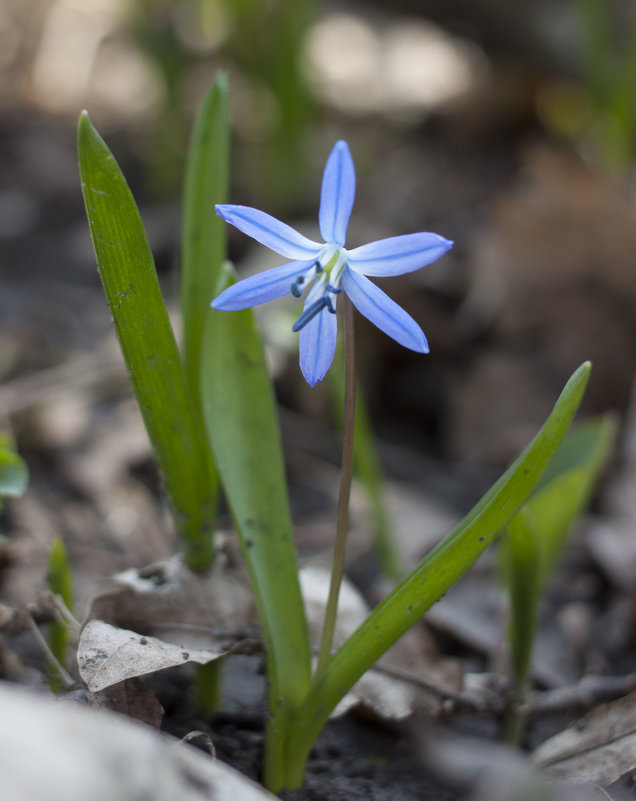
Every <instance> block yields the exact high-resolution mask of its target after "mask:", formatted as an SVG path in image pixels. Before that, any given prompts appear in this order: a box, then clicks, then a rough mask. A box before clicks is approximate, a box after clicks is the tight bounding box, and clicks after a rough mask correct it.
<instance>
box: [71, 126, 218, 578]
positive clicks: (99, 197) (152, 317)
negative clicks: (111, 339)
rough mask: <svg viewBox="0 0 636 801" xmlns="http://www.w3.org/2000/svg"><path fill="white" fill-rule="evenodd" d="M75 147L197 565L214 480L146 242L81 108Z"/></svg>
mask: <svg viewBox="0 0 636 801" xmlns="http://www.w3.org/2000/svg"><path fill="white" fill-rule="evenodd" d="M78 150H79V166H80V176H81V179H82V192H83V194H84V203H85V206H86V214H87V216H88V222H89V225H90V230H91V236H92V239H93V246H94V248H95V255H96V257H97V266H98V268H99V274H100V277H101V279H102V283H103V286H104V291H105V293H106V298H107V300H108V304H109V306H110V310H111V313H112V316H113V321H114V323H115V329H116V331H117V336H118V338H119V344H120V346H121V350H122V353H123V356H124V361H125V362H126V367H127V368H128V372H129V375H130V380H131V382H132V386H133V390H134V393H135V397H136V399H137V403H138V405H139V409H140V411H141V414H142V417H143V420H144V423H145V426H146V430H147V431H148V436H149V437H150V441H151V443H152V446H153V449H154V452H155V456H156V458H157V461H158V463H159V467H160V469H161V471H162V473H163V476H164V482H165V488H166V493H167V495H168V498H169V500H170V504H171V506H172V511H173V515H174V518H175V524H176V528H177V531H178V533H179V535H180V537H181V538H182V541H183V548H184V553H185V558H186V561H187V563H188V565H189V566H190V567H191V568H193V569H203V568H205V567H207V566H208V565H209V564H210V563H211V561H212V558H213V551H212V526H213V525H214V521H215V515H216V492H215V484H214V481H213V479H212V477H211V476H210V473H209V454H208V450H207V444H206V440H205V436H204V434H203V431H202V430H201V427H200V426H199V424H198V421H197V417H196V414H195V409H194V406H193V403H192V401H191V398H190V394H189V392H188V388H187V386H186V382H185V380H184V376H183V371H182V367H181V359H180V356H179V352H178V350H177V346H176V343H175V339H174V334H173V332H172V328H171V326H170V321H169V319H168V314H167V312H166V308H165V305H164V302H163V298H162V296H161V290H160V288H159V281H158V278H157V272H156V269H155V265H154V261H153V258H152V253H151V251H150V246H149V244H148V240H147V239H146V234H145V231H144V227H143V224H142V221H141V217H140V216H139V212H138V210H137V206H136V205H135V201H134V199H133V196H132V194H131V192H130V190H129V188H128V186H127V184H126V181H125V179H124V176H123V175H122V173H121V171H120V169H119V167H118V166H117V163H116V162H115V159H114V158H113V156H112V154H111V152H110V151H109V149H108V147H107V146H106V144H105V143H104V141H103V139H102V138H101V137H100V135H99V134H98V133H97V131H96V130H95V128H94V127H93V126H92V124H91V122H90V120H89V118H88V114H86V112H83V113H82V115H81V116H80V120H79V128H78Z"/></svg>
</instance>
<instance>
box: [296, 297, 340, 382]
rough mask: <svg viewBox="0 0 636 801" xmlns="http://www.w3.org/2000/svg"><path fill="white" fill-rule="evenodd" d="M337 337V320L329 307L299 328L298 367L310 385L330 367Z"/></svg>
mask: <svg viewBox="0 0 636 801" xmlns="http://www.w3.org/2000/svg"><path fill="white" fill-rule="evenodd" d="M307 301H309V298H307ZM305 305H307V304H305ZM337 338H338V320H337V317H336V315H335V314H333V313H332V312H330V311H329V309H323V311H321V312H320V314H317V315H316V316H315V317H314V319H313V320H310V321H309V322H308V323H307V325H306V326H305V327H304V328H301V330H300V334H299V342H298V351H299V356H300V358H299V362H300V369H301V371H302V374H303V376H304V377H305V381H306V382H307V383H308V384H309V386H310V387H313V386H315V385H316V384H317V383H318V382H319V381H322V379H323V378H324V377H325V375H326V373H327V370H328V369H329V368H330V366H331V362H332V361H333V355H334V353H335V352H336V339H337Z"/></svg>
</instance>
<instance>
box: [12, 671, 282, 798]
mask: <svg viewBox="0 0 636 801" xmlns="http://www.w3.org/2000/svg"><path fill="white" fill-rule="evenodd" d="M0 707H1V708H2V715H1V716H0V776H2V789H1V793H0V794H1V796H2V798H3V799H7V801H9V799H11V801H69V799H80V798H81V799H90V801H113V799H124V798H125V799H126V801H142V800H143V799H152V801H175V799H179V801H210V799H214V801H237V799H240V801H267V799H270V801H275V800H274V796H272V795H270V794H269V793H268V792H266V791H265V790H263V789H261V788H260V787H258V786H256V785H255V784H253V783H252V782H250V781H249V780H248V779H246V778H245V777H244V776H241V775H240V774H239V773H237V772H236V771H234V770H232V768H229V767H228V766H227V765H224V764H223V763H221V762H215V761H214V760H213V759H211V758H210V757H208V756H205V755H204V754H202V753H201V752H200V751H198V750H197V749H195V748H193V747H191V746H185V745H180V744H178V743H177V742H176V741H175V740H172V739H170V738H168V737H166V736H164V735H161V734H159V733H158V732H156V731H153V730H152V729H150V728H149V727H147V726H142V725H140V724H138V723H131V722H130V721H129V720H127V719H126V718H123V717H121V716H119V715H113V714H111V713H108V712H96V711H94V710H89V709H87V708H85V707H81V706H79V705H78V704H74V703H72V702H68V701H66V702H65V701H62V702H60V701H52V700H51V699H49V698H46V697H43V696H42V695H41V694H40V695H35V694H33V693H28V692H25V691H24V690H22V689H21V688H19V687H17V686H16V685H7V684H0Z"/></svg>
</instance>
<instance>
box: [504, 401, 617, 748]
mask: <svg viewBox="0 0 636 801" xmlns="http://www.w3.org/2000/svg"><path fill="white" fill-rule="evenodd" d="M615 434H616V423H615V420H614V419H613V417H611V416H610V415H606V416H605V417H602V418H599V419H597V420H591V421H589V422H587V423H583V424H582V425H579V426H577V427H576V428H574V429H572V430H571V431H570V432H568V434H567V436H566V437H565V439H564V440H563V442H562V443H561V446H560V448H559V449H558V451H557V453H556V455H555V457H554V459H553V460H552V462H551V463H550V465H549V466H548V468H547V470H546V471H545V473H544V474H543V476H542V478H541V481H540V482H539V484H538V485H537V488H536V490H535V492H534V493H533V495H532V496H531V497H530V499H529V500H528V502H527V503H526V504H525V505H524V506H523V508H522V509H520V510H519V512H518V514H517V515H516V516H515V517H514V518H513V519H512V520H511V521H510V523H509V524H508V529H507V536H506V537H505V538H503V539H502V541H501V552H502V567H503V573H504V577H505V583H506V586H507V589H508V595H509V599H510V622H509V626H508V639H509V643H510V653H511V657H512V668H513V679H514V686H515V701H516V707H515V706H513V707H511V709H510V710H509V714H508V716H507V720H506V722H505V726H504V730H505V735H506V739H507V740H508V741H509V742H512V743H516V742H518V740H519V738H520V736H521V733H522V729H523V719H522V717H521V715H520V713H519V711H518V706H519V705H521V704H522V703H523V702H524V699H525V686H526V680H527V676H528V671H529V669H530V660H531V656H532V648H533V645H534V638H535V633H536V627H537V619H538V611H539V601H540V599H541V591H542V589H543V587H544V585H545V583H546V581H547V579H548V578H549V576H550V574H551V573H552V571H553V569H554V566H555V564H556V561H557V559H558V558H559V556H560V554H561V552H562V550H563V547H564V545H565V542H566V539H567V535H568V533H569V532H570V530H571V529H572V527H573V525H574V524H575V523H576V521H577V519H578V518H579V517H580V515H581V514H582V512H583V510H584V509H585V506H586V505H587V503H588V501H589V498H590V495H591V493H592V491H593V489H594V486H595V484H596V481H597V479H598V476H599V474H600V471H601V470H602V468H603V466H604V465H605V462H606V461H607V457H608V455H609V452H610V448H611V446H612V443H613V441H614V437H615Z"/></svg>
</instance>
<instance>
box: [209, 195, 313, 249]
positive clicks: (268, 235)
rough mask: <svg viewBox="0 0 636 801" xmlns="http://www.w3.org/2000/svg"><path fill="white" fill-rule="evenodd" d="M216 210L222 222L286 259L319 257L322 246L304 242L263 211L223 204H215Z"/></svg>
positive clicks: (286, 226)
mask: <svg viewBox="0 0 636 801" xmlns="http://www.w3.org/2000/svg"><path fill="white" fill-rule="evenodd" d="M215 208H216V213H217V214H218V215H219V217H221V218H222V219H223V220H225V222H228V223H230V225H233V226H234V227H235V228H238V229H239V231H243V233H244V234H247V235H248V236H251V237H252V239H256V241H257V242H260V243H261V244H262V245H265V247H268V248H270V249H271V250H273V251H275V252H276V253H280V255H281V256H285V258H287V259H310V258H312V257H313V258H317V257H318V256H319V255H320V251H321V250H322V247H323V246H322V245H320V244H319V243H318V242H313V241H312V240H311V239H307V237H306V236H303V235H302V234H299V233H298V231H296V230H294V229H293V228H292V227H291V226H289V225H286V224H285V223H282V222H281V221H280V220H277V219H276V217H272V216H271V215H269V214H265V212H264V211H259V209H253V208H251V207H250V206H232V205H226V204H223V205H221V204H217V205H216V206H215Z"/></svg>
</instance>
